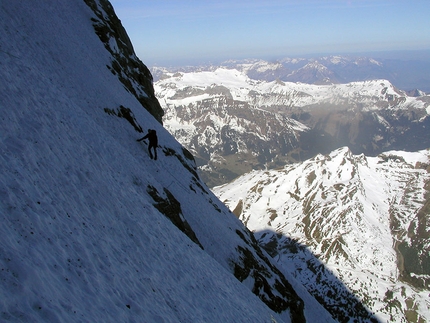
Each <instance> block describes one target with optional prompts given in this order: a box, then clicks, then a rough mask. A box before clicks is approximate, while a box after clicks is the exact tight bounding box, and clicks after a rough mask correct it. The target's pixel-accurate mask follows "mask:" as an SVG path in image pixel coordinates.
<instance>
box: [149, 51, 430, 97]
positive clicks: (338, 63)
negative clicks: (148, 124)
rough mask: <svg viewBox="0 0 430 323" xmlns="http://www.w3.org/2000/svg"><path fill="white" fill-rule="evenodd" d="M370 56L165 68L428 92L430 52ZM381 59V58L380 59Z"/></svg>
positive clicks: (157, 70) (158, 72)
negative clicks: (383, 83) (379, 83)
mask: <svg viewBox="0 0 430 323" xmlns="http://www.w3.org/2000/svg"><path fill="white" fill-rule="evenodd" d="M420 53H421V54H422V55H418V54H417V53H409V56H408V52H405V53H404V56H401V55H400V54H397V55H395V56H393V57H391V58H387V57H390V56H389V55H388V54H385V55H383V54H372V55H374V56H357V55H337V56H320V57H312V58H309V57H308V58H304V57H302V58H300V57H298V58H284V59H280V60H277V61H265V60H261V59H248V60H230V61H226V62H223V63H221V64H217V65H208V66H198V67H196V66H188V67H177V68H169V71H172V72H174V71H176V72H195V71H201V70H214V69H216V68H218V67H226V68H231V69H237V70H238V71H241V72H244V73H245V74H246V75H247V76H248V77H250V78H251V79H255V80H262V81H269V82H270V81H275V80H280V81H283V82H301V83H308V84H340V83H350V82H359V81H369V80H375V79H385V80H388V81H390V83H392V84H393V85H394V86H395V87H397V88H399V89H402V90H404V91H415V90H420V91H423V92H430V51H422V52H420ZM381 56H383V57H385V58H381ZM152 72H153V75H154V79H155V80H156V81H158V80H159V79H160V78H161V77H162V75H163V68H160V67H153V68H152Z"/></svg>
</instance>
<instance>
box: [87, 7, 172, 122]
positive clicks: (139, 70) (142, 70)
mask: <svg viewBox="0 0 430 323" xmlns="http://www.w3.org/2000/svg"><path fill="white" fill-rule="evenodd" d="M84 1H85V3H86V4H87V5H88V6H89V7H90V8H91V10H92V11H94V13H95V15H96V17H97V18H92V19H91V20H92V22H93V26H94V29H95V32H96V34H97V35H98V36H99V38H100V40H101V41H102V42H103V44H104V46H105V48H106V49H107V50H108V51H109V52H110V53H111V55H112V58H113V59H112V62H111V65H110V66H107V68H109V70H110V71H111V72H112V74H114V75H117V76H118V78H119V80H120V81H121V83H122V84H123V85H124V87H125V88H126V89H127V90H128V91H129V92H130V93H131V94H133V95H134V96H135V97H136V99H137V100H138V101H139V102H140V103H141V104H142V106H143V107H144V108H145V109H146V110H148V111H149V112H150V113H151V114H152V115H153V116H154V118H155V119H156V120H157V121H158V122H160V123H162V117H163V115H164V111H163V109H162V108H161V106H160V103H159V102H158V100H157V98H156V97H155V94H154V87H153V78H152V75H151V72H150V71H149V69H148V68H147V67H146V65H145V64H143V63H142V61H141V60H140V59H139V58H138V57H137V56H136V54H135V52H134V49H133V45H132V43H131V41H130V38H129V37H128V35H127V32H126V31H125V29H124V27H123V26H122V24H121V21H120V20H119V18H118V17H117V15H116V14H115V11H114V9H113V7H112V5H111V4H110V2H109V1H107V0H100V1H98V2H97V1H96V0H84ZM114 44H115V45H116V47H115V46H114Z"/></svg>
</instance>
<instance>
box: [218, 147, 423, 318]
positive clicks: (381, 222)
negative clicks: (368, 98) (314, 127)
mask: <svg viewBox="0 0 430 323" xmlns="http://www.w3.org/2000/svg"><path fill="white" fill-rule="evenodd" d="M428 165H430V154H429V151H428V150H426V151H420V152H418V153H406V152H397V151H391V152H387V153H384V154H381V155H379V156H378V157H366V156H364V155H353V154H352V153H351V151H350V150H349V149H348V148H341V149H338V150H336V151H333V152H332V153H330V154H328V155H318V156H316V157H314V158H312V159H309V160H306V161H304V162H302V163H297V164H293V165H288V166H285V167H284V168H283V169H280V170H268V171H254V172H251V173H249V174H246V175H244V176H242V177H240V178H238V179H237V180H235V181H234V182H232V183H230V184H227V185H225V186H221V187H217V188H215V189H214V190H215V192H216V194H217V195H218V196H219V197H220V199H221V200H223V201H224V202H225V203H226V204H227V205H229V207H230V209H231V210H234V212H235V214H236V215H237V216H238V217H239V218H240V219H241V220H242V221H243V222H244V223H245V224H246V225H247V227H248V228H250V229H251V230H253V231H256V232H260V233H257V238H258V239H259V241H260V242H261V243H262V244H264V245H266V246H267V249H268V250H269V252H270V253H271V254H272V255H273V256H276V257H279V259H281V260H280V261H282V259H283V264H284V267H285V268H289V269H290V270H291V272H292V273H294V275H295V277H296V278H297V279H299V280H300V281H301V282H302V283H303V284H304V285H307V286H308V290H313V291H314V295H317V294H318V295H320V297H323V296H322V294H319V293H320V291H321V290H322V289H321V288H319V287H316V286H315V285H314V283H315V284H317V282H314V283H311V282H309V281H308V278H307V276H306V273H304V274H303V275H302V274H300V273H298V272H297V270H302V269H299V268H302V265H301V264H302V263H301V264H297V265H294V264H291V262H293V263H294V261H295V260H297V259H298V258H301V259H302V260H303V261H305V262H308V263H309V264H313V263H314V261H313V260H312V259H311V258H309V257H310V256H309V251H308V250H306V249H303V248H301V247H300V246H294V245H295V244H294V241H297V242H299V243H300V244H303V245H306V246H308V247H309V248H310V250H311V252H313V253H314V254H316V255H318V258H319V259H320V260H322V261H323V262H324V263H326V264H327V265H328V268H329V269H330V270H331V271H333V272H334V273H335V275H336V276H337V277H339V278H341V279H342V281H344V282H345V283H346V285H347V286H348V288H349V289H350V290H352V291H353V292H354V293H355V294H356V295H357V296H359V297H360V299H362V300H363V301H364V303H365V304H366V305H367V306H368V307H369V308H370V309H371V310H372V311H373V312H376V313H378V315H379V317H380V318H381V319H383V320H384V321H385V320H387V321H395V322H401V321H402V320H404V319H405V315H406V314H405V313H407V312H408V311H411V310H412V311H414V312H415V313H416V314H415V315H418V316H420V317H421V318H423V319H424V318H426V317H427V314H426V313H428V311H427V310H422V309H425V308H426V305H425V302H426V301H425V299H426V297H427V296H426V294H427V293H428V288H429V287H428V277H429V276H428V275H429V272H428V269H425V265H424V263H425V262H426V261H427V260H428V252H429V245H428V235H427V234H425V233H424V232H423V231H421V230H422V229H423V223H424V222H425V221H427V220H428V214H427V215H424V214H425V213H426V211H425V210H426V208H427V206H426V205H427V204H428V191H427V190H428V183H429V182H430V175H429V173H428V171H426V169H427V168H428ZM424 219H427V220H424ZM420 228H421V229H420ZM268 230H269V231H268ZM270 232H276V234H275V233H270ZM294 250H295V251H294ZM298 250H300V251H298ZM405 257H407V258H408V259H414V261H413V263H415V264H416V265H409V262H405V261H404V259H405ZM306 259H308V260H306ZM411 263H412V262H411ZM321 275H323V276H324V277H326V279H325V280H324V281H325V282H327V281H329V280H330V279H329V278H328V277H329V276H330V275H331V274H330V273H329V272H326V273H324V274H323V273H322V274H321ZM375 284H377V285H378V286H379V289H375V288H374V285H375ZM317 285H318V284H317ZM416 289H418V290H421V289H424V290H423V291H422V292H416ZM400 290H401V291H402V292H399V291H400ZM387 295H389V297H387ZM324 297H326V296H324ZM409 301H412V302H413V303H414V304H417V307H415V306H412V307H410V306H409V305H407V304H408V302H409ZM326 302H328V303H330V300H326ZM396 304H397V305H396ZM418 304H420V305H418ZM419 308H421V310H420V309H419Z"/></svg>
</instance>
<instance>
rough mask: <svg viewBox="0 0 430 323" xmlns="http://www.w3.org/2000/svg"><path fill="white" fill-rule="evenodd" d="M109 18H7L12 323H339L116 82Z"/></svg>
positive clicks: (79, 8) (2, 121)
mask: <svg viewBox="0 0 430 323" xmlns="http://www.w3.org/2000/svg"><path fill="white" fill-rule="evenodd" d="M87 2H91V1H87ZM106 4H107V2H106V1H102V0H101V1H94V2H92V6H91V8H93V9H92V10H91V9H90V7H89V6H87V4H86V3H85V2H83V1H78V0H73V1H70V0H67V1H66V0H59V1H56V2H55V6H54V5H52V4H51V3H48V2H43V1H30V0H28V1H27V0H25V1H7V2H1V4H0V26H1V30H2V31H3V32H2V33H1V34H0V43H1V44H2V45H1V49H0V83H1V86H0V96H1V98H2V100H1V106H0V109H1V118H0V129H1V130H0V131H1V136H0V151H1V155H0V174H1V175H0V216H1V221H2V226H1V227H0V268H1V270H0V285H1V288H0V297H1V300H2V301H1V303H0V318H1V321H12V322H70V321H84V322H100V321H102V322H185V321H187V322H216V321H222V322H232V321H235V322H272V321H283V322H290V321H294V322H303V321H304V320H305V319H306V320H308V321H315V320H317V318H322V321H324V322H332V321H333V319H332V318H331V317H330V315H329V314H328V313H327V312H326V311H325V310H324V309H323V308H322V307H321V306H318V305H317V304H316V302H315V299H313V298H312V297H311V296H310V295H309V294H308V293H307V291H306V290H305V289H303V287H300V284H299V283H298V282H297V281H296V280H295V279H294V278H293V277H292V276H288V277H287V276H285V275H283V274H282V273H281V272H280V271H279V270H278V269H277V268H276V266H275V265H274V262H273V261H272V260H271V258H270V257H268V256H267V254H266V253H264V252H263V251H262V250H261V249H260V248H259V247H258V245H257V243H256V242H255V239H254V238H253V236H252V235H251V234H250V233H249V231H248V230H246V229H245V228H244V226H243V224H242V223H241V222H240V221H239V220H238V219H236V218H235V217H234V216H233V215H232V214H231V213H230V212H229V211H228V210H227V208H225V206H224V205H223V204H222V203H221V202H220V201H219V200H218V199H217V198H216V197H215V196H214V195H213V194H212V193H211V192H210V191H209V190H208V189H207V187H206V186H205V185H204V183H202V182H201V181H200V180H199V178H198V176H197V174H196V167H195V163H194V160H193V158H192V156H190V154H189V153H188V152H187V151H186V150H185V149H184V148H183V147H182V146H181V145H180V144H179V143H178V142H177V141H176V140H174V139H173V137H172V136H171V135H170V134H169V133H168V132H167V131H166V130H165V129H164V128H163V127H162V126H161V124H160V123H159V122H158V121H157V120H156V119H155V118H154V116H153V115H151V114H150V113H149V112H148V111H147V109H144V108H143V107H142V102H143V101H141V100H140V99H139V98H140V96H145V94H146V95H147V97H150V96H151V93H149V92H148V93H146V92H145V89H144V88H142V87H140V88H139V95H138V96H136V95H134V94H132V93H130V88H127V89H126V88H125V87H124V82H121V81H120V80H119V77H118V75H120V76H121V77H120V78H126V79H123V80H122V81H125V82H126V83H131V84H132V86H133V87H135V86H137V85H138V84H137V83H134V80H133V79H132V77H131V76H130V75H129V74H127V73H125V72H124V71H122V70H121V68H120V69H119V71H117V70H115V73H114V72H112V66H117V65H116V64H114V63H113V61H114V60H115V59H117V57H115V56H112V53H111V51H109V50H107V48H106V42H101V41H100V39H99V36H98V35H96V33H95V30H94V23H95V22H97V23H100V22H101V20H100V19H101V18H100V17H104V18H103V19H108V17H109V16H111V15H112V12H106V11H105V9H104V8H107V7H106ZM94 8H95V9H94ZM95 12H97V13H95ZM115 42H116V44H117V45H115ZM107 43H108V44H110V49H111V50H112V48H114V49H118V50H120V51H121V49H120V47H121V46H119V45H118V44H119V43H118V39H117V40H115V41H114V39H108V40H107ZM142 77H144V75H142ZM146 81H148V82H149V83H150V80H146ZM146 83H147V82H146ZM148 110H150V109H148ZM156 117H157V115H156ZM148 128H151V129H155V130H156V131H157V134H158V137H159V143H160V147H159V160H157V161H156V162H155V161H153V160H151V159H149V157H148V154H147V147H146V146H145V144H144V143H137V142H136V139H137V138H140V137H141V136H142V131H143V130H145V132H146V129H148ZM178 229H180V230H178ZM181 231H182V232H181ZM241 282H243V283H241ZM292 286H294V288H293V287H292ZM295 289H297V292H296V291H295ZM256 296H258V297H256ZM272 309H273V310H272Z"/></svg>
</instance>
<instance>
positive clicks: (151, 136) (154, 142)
mask: <svg viewBox="0 0 430 323" xmlns="http://www.w3.org/2000/svg"><path fill="white" fill-rule="evenodd" d="M144 139H148V140H149V145H148V151H149V157H151V159H155V160H157V146H158V138H157V132H156V131H155V130H154V129H149V130H148V133H147V134H146V135H145V136H144V137H142V138H140V139H137V141H142V140H144ZM151 148H153V149H154V155H152V152H151Z"/></svg>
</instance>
